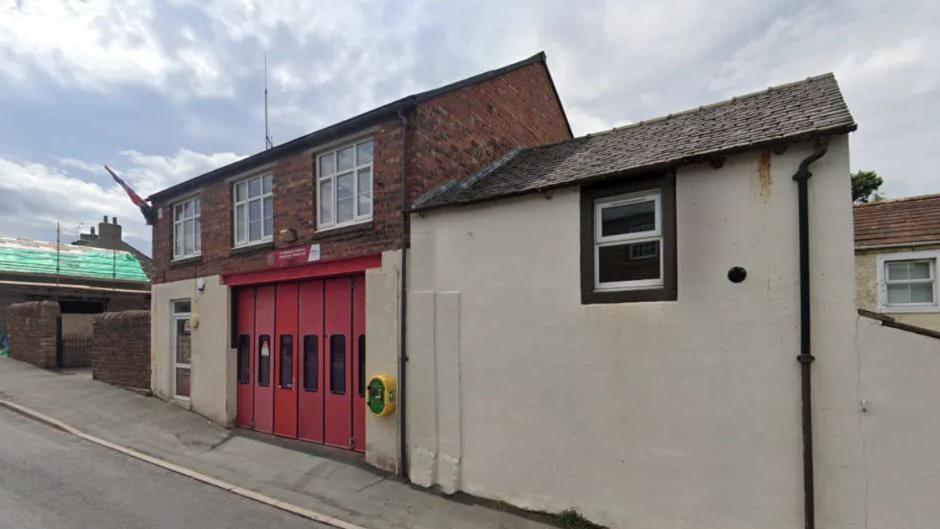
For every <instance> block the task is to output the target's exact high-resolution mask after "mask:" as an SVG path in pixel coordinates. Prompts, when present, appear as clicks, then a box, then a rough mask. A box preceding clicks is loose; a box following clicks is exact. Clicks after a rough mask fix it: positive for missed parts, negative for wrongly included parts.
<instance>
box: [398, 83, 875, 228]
mask: <svg viewBox="0 0 940 529" xmlns="http://www.w3.org/2000/svg"><path fill="white" fill-rule="evenodd" d="M855 128H856V124H855V121H854V120H853V118H852V115H851V114H850V113H849V109H848V107H847V106H846V104H845V101H844V100H843V99H842V93H841V92H840V91H839V85H838V84H837V83H836V79H835V77H834V76H833V75H832V74H831V73H830V74H824V75H820V76H817V77H810V78H808V79H806V80H804V81H798V82H795V83H790V84H785V85H780V86H776V87H771V88H768V89H766V90H763V91H760V92H755V93H751V94H747V95H743V96H739V97H735V98H733V99H730V100H727V101H723V102H720V103H715V104H711V105H708V106H702V107H698V108H696V109H692V110H687V111H685V112H681V113H678V114H670V115H668V116H665V117H661V118H657V119H653V120H649V121H641V122H640V123H636V124H633V125H628V126H625V127H620V128H615V129H613V130H610V131H606V132H601V133H598V134H589V135H587V136H582V137H579V138H575V139H572V140H568V141H564V142H561V143H556V144H552V145H543V146H538V147H532V148H528V149H522V150H519V151H514V152H510V153H507V155H506V156H504V157H503V158H502V159H500V160H498V161H497V162H495V163H494V164H492V165H490V166H489V167H486V168H484V169H482V170H480V171H479V172H477V173H476V174H474V175H471V176H469V177H467V178H464V179H460V180H456V181H454V182H451V183H449V184H445V185H443V186H441V187H439V188H437V189H435V190H433V191H431V192H429V193H427V194H425V195H424V196H422V197H420V198H419V199H418V200H417V201H416V202H415V204H414V209H415V210H425V209H431V208H436V207H442V206H450V205H456V204H467V203H473V202H480V201H484V200H491V199H494V198H499V197H504V196H510V195H517V194H521V193H527V192H532V191H539V190H545V189H551V188H554V187H560V186H564V185H571V184H575V183H582V182H586V181H591V180H596V179H599V178H602V177H605V176H609V175H613V174H617V175H626V174H629V173H637V172H645V171H649V170H654V169H658V168H667V167H674V166H677V165H681V164H685V163H693V162H699V161H703V160H705V159H707V158H709V157H716V156H720V155H726V154H730V153H734V152H739V151H743V150H748V149H754V148H758V147H764V146H769V145H774V144H780V143H783V142H791V141H798V140H802V139H807V138H810V137H813V136H817V135H823V134H837V133H846V132H851V131H853V130H855Z"/></svg>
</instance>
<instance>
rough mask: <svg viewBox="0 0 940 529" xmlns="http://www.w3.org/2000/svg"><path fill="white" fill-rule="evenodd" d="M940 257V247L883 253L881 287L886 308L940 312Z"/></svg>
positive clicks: (880, 264) (903, 310)
mask: <svg viewBox="0 0 940 529" xmlns="http://www.w3.org/2000/svg"><path fill="white" fill-rule="evenodd" d="M938 258H940V251H926V252H906V253H899V254H885V255H881V256H879V258H878V261H879V267H880V269H879V274H878V276H879V279H880V281H879V283H880V284H879V291H880V298H881V305H882V308H883V310H885V311H887V312H940V306H938V303H937V259H938Z"/></svg>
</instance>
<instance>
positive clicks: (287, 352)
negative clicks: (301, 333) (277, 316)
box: [278, 334, 294, 389]
mask: <svg viewBox="0 0 940 529" xmlns="http://www.w3.org/2000/svg"><path fill="white" fill-rule="evenodd" d="M280 352H281V358H280V360H281V361H280V362H279V364H280V366H279V370H278V377H279V381H278V384H279V385H280V386H281V387H282V388H284V389H290V388H292V387H294V337H293V336H292V335H290V334H282V335H281V351H280Z"/></svg>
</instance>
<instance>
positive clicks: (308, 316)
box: [297, 281, 325, 443]
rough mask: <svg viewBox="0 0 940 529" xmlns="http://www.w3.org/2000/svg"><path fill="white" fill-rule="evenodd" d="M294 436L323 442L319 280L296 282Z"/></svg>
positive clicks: (321, 331) (321, 322)
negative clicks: (295, 414)
mask: <svg viewBox="0 0 940 529" xmlns="http://www.w3.org/2000/svg"><path fill="white" fill-rule="evenodd" d="M298 327H299V328H298V331H299V332H298V334H299V338H298V339H299V342H298V349H297V350H298V353H297V355H298V368H299V369H298V381H297V391H298V396H297V400H298V406H297V407H298V418H297V419H298V420H297V422H298V426H297V428H298V432H297V433H298V437H300V438H301V439H303V440H305V441H314V442H317V443H322V442H323V387H324V385H323V384H324V382H323V381H324V375H323V373H324V371H325V370H324V368H323V367H324V365H325V364H324V363H323V351H324V347H323V281H308V282H305V283H301V284H300V317H299V321H298Z"/></svg>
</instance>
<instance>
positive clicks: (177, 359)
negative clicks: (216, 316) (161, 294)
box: [172, 299, 193, 400]
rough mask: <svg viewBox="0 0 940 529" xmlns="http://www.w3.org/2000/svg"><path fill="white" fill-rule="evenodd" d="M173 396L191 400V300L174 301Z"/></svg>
mask: <svg viewBox="0 0 940 529" xmlns="http://www.w3.org/2000/svg"><path fill="white" fill-rule="evenodd" d="M172 303H173V351H172V353H173V396H174V397H176V398H178V399H181V400H189V396H190V394H191V389H192V387H191V383H192V368H193V366H192V326H191V325H190V314H191V312H192V305H191V302H190V300H188V299H181V300H176V301H173V302H172Z"/></svg>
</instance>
